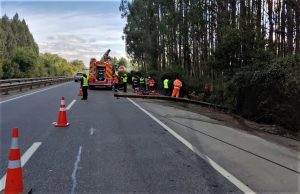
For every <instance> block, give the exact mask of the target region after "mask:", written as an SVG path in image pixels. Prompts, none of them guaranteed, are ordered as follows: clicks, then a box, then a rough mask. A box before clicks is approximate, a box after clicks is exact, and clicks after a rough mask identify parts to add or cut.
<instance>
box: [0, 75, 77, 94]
mask: <svg viewBox="0 0 300 194" xmlns="http://www.w3.org/2000/svg"><path fill="white" fill-rule="evenodd" d="M71 80H73V78H66V77H59V78H49V79H48V78H47V79H43V80H38V81H31V82H24V83H12V84H9V85H0V93H1V94H4V95H8V92H9V91H16V90H19V91H20V92H21V91H22V90H23V89H25V88H29V89H33V87H41V86H47V85H53V84H57V83H63V82H67V81H71Z"/></svg>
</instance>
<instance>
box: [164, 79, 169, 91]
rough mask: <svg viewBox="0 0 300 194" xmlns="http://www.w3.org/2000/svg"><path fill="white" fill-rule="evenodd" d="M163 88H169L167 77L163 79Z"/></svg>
mask: <svg viewBox="0 0 300 194" xmlns="http://www.w3.org/2000/svg"><path fill="white" fill-rule="evenodd" d="M164 88H165V89H168V88H169V80H168V79H165V80H164Z"/></svg>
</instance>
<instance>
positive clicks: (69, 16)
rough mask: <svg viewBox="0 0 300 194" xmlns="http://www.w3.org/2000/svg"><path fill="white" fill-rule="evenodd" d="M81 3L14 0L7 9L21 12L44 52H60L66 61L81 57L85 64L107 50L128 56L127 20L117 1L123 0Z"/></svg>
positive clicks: (112, 54)
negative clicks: (125, 40) (121, 13)
mask: <svg viewBox="0 0 300 194" xmlns="http://www.w3.org/2000/svg"><path fill="white" fill-rule="evenodd" d="M106 1H107V0H106ZM6 2H7V1H6ZM82 2H83V1H81V3H79V4H78V5H77V4H76V3H66V2H64V3H63V4H60V3H55V2H52V3H49V2H45V3H24V2H23V3H17V2H15V3H11V6H8V5H10V4H9V3H8V4H4V5H5V8H4V10H5V12H6V13H10V14H11V15H13V14H14V13H15V12H18V13H19V16H20V18H24V19H25V20H26V22H27V24H28V26H29V29H30V31H31V32H32V34H33V36H34V38H35V40H36V42H37V43H38V45H39V48H40V52H41V53H44V52H50V53H54V54H58V55H60V56H62V57H65V58H66V59H67V60H74V59H80V60H83V61H84V62H85V64H86V65H87V63H88V62H89V60H90V58H92V57H93V58H94V57H95V58H98V59H99V58H100V57H101V56H102V55H103V53H104V52H105V51H106V50H107V49H111V50H112V52H111V56H116V57H122V56H123V57H126V53H125V42H124V40H122V35H123V27H124V25H125V21H124V20H122V19H121V17H120V13H119V10H118V5H119V4H118V3H116V2H120V1H115V3H108V2H105V3H104V2H99V3H89V2H86V3H82ZM16 4H17V6H16ZM63 6H65V7H63ZM82 6H83V7H82ZM10 17H11V16H10Z"/></svg>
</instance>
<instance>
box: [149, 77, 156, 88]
mask: <svg viewBox="0 0 300 194" xmlns="http://www.w3.org/2000/svg"><path fill="white" fill-rule="evenodd" d="M154 84H155V81H154V80H153V79H152V80H150V81H149V86H151V87H152V86H154Z"/></svg>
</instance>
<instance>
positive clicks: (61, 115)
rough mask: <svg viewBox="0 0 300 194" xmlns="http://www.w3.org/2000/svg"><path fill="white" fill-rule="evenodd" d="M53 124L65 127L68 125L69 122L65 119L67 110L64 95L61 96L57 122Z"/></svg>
mask: <svg viewBox="0 0 300 194" xmlns="http://www.w3.org/2000/svg"><path fill="white" fill-rule="evenodd" d="M53 124H54V125H55V127H67V126H69V125H70V123H68V121H67V112H66V105H65V98H64V97H61V102H60V108H59V113H58V119H57V122H54V123H53Z"/></svg>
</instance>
